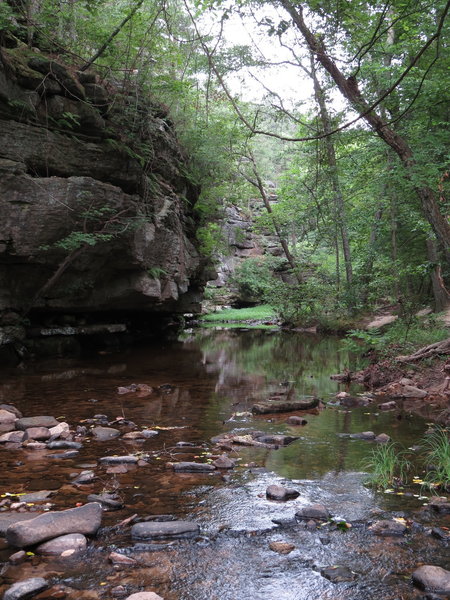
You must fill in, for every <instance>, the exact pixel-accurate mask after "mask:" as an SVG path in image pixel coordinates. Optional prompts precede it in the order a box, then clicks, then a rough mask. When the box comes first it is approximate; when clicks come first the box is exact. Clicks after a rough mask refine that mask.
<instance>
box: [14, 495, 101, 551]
mask: <svg viewBox="0 0 450 600" xmlns="http://www.w3.org/2000/svg"><path fill="white" fill-rule="evenodd" d="M101 520H102V507H101V505H100V504H99V503H98V502H91V503H89V504H85V505H84V506H80V507H78V508H69V509H68V510H62V511H60V512H48V513H44V514H41V515H39V516H38V517H36V518H34V519H31V520H29V521H24V522H21V523H15V524H13V525H10V526H9V527H8V529H7V531H6V539H7V540H8V543H9V544H11V545H12V546H16V547H18V548H24V547H26V546H32V545H33V544H38V543H40V542H45V541H46V540H49V539H52V538H55V537H59V536H62V535H65V534H68V533H83V534H85V535H94V534H95V533H96V532H97V530H98V528H99V527H100V525H101Z"/></svg>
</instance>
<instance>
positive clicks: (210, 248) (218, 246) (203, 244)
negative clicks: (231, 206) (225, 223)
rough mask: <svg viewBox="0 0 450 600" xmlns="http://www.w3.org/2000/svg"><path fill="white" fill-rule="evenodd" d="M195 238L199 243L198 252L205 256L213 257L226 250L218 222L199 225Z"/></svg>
mask: <svg viewBox="0 0 450 600" xmlns="http://www.w3.org/2000/svg"><path fill="white" fill-rule="evenodd" d="M197 240H198V241H199V244H200V245H199V250H200V252H201V253H202V254H203V255H204V256H207V257H213V256H215V255H217V254H219V253H225V252H226V251H227V250H228V248H227V246H226V244H225V240H224V238H223V234H222V228H221V226H220V225H219V223H215V222H209V223H206V224H205V225H203V226H201V227H199V228H198V229H197Z"/></svg>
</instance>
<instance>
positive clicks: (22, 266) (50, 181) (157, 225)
mask: <svg viewBox="0 0 450 600" xmlns="http://www.w3.org/2000/svg"><path fill="white" fill-rule="evenodd" d="M11 39H12V38H11ZM14 43H15V45H16V47H11V46H13V45H14V44H13V43H11V40H10V41H9V43H8V47H7V48H6V47H0V90H1V91H0V222H1V223H2V227H1V231H0V346H1V345H2V344H8V343H13V342H14V341H15V340H23V339H24V338H25V339H27V338H28V337H29V336H30V335H33V336H36V335H40V336H49V335H61V336H64V335H71V334H73V333H75V334H77V335H78V334H80V335H82V334H88V333H95V331H94V332H92V331H90V330H89V325H88V326H86V323H80V322H77V317H76V314H77V313H80V312H81V311H83V315H91V317H92V318H91V319H90V320H91V322H92V320H93V317H94V315H95V313H97V312H98V311H118V312H121V313H123V312H124V311H126V312H127V314H129V313H131V315H133V314H135V315H136V319H137V318H138V314H140V315H142V313H145V314H147V315H150V314H152V313H155V312H158V313H167V314H173V313H175V312H186V311H194V312H195V310H197V308H198V304H197V303H198V301H199V300H200V292H201V290H202V287H203V282H204V275H203V264H202V260H201V259H200V256H199V254H198V252H197V250H196V247H195V245H196V242H195V228H196V225H195V220H194V213H193V205H194V204H195V202H196V200H197V197H198V190H197V189H196V188H195V187H194V186H193V184H192V183H191V182H190V180H189V179H188V178H187V177H186V176H185V174H184V173H185V170H186V164H187V157H186V155H185V154H184V151H183V150H182V149H181V147H180V146H179V144H178V142H177V139H176V134H175V131H174V129H173V124H172V123H171V121H170V119H169V116H168V114H167V110H166V109H164V108H163V107H161V106H159V105H156V104H154V103H153V102H152V101H150V100H148V101H142V103H139V106H137V107H136V110H137V113H135V115H134V116H133V118H132V119H130V122H129V123H127V121H126V118H125V117H124V115H125V114H126V113H127V112H130V111H131V110H132V107H133V106H135V100H136V94H135V93H132V94H131V95H130V96H128V95H127V93H125V92H123V91H120V90H119V88H118V89H117V90H116V91H115V92H114V91H111V89H112V87H113V86H110V91H109V92H108V93H107V92H106V90H105V88H103V87H102V86H100V85H99V84H98V83H89V84H88V83H86V84H85V85H84V86H83V85H82V84H81V83H80V81H79V80H78V79H77V77H76V76H75V75H73V74H71V73H70V72H69V70H68V69H66V67H65V66H64V65H63V64H62V63H60V62H59V61H56V60H49V59H47V58H46V57H45V56H43V55H42V54H41V53H38V52H37V51H36V52H35V53H34V56H32V57H30V54H32V53H30V51H28V50H27V48H26V45H25V44H23V43H22V42H20V41H18V40H17V41H16V42H14ZM91 79H93V80H94V81H95V75H94V74H92V78H91ZM83 81H85V79H84V78H83ZM136 114H138V115H139V118H138V119H136V118H135V116H136ZM57 270H59V274H58V275H57V277H56V279H54V280H52V278H53V276H54V275H55V273H56V271H57ZM30 308H31V309H33V308H34V309H35V311H33V310H31V312H30V313H28V314H29V315H31V316H33V315H36V318H35V319H32V321H33V325H35V324H38V325H39V326H38V327H34V328H32V331H31V330H30V328H28V329H26V330H25V328H24V327H23V326H22V325H21V323H20V319H19V320H18V321H17V322H16V323H14V324H6V323H5V321H4V320H2V315H1V312H2V311H4V314H5V315H6V314H14V312H15V313H16V314H17V313H18V314H20V313H21V312H22V313H24V312H27V311H29V310H30ZM11 311H13V312H12V313H11ZM37 311H39V312H37ZM61 313H63V314H64V315H67V313H69V315H68V316H69V317H70V318H71V320H70V322H67V321H66V322H64V321H60V322H56V323H55V325H57V327H55V326H53V325H47V326H46V327H43V325H42V324H43V322H44V320H45V319H46V318H47V320H49V315H51V316H52V317H51V318H53V319H56V317H55V315H57V314H61ZM83 318H84V319H85V316H84V317H83ZM8 323H9V322H8ZM2 325H3V326H2ZM118 325H119V324H117V325H115V326H114V327H116V328H117V327H118ZM114 327H113V329H114ZM115 331H117V329H115Z"/></svg>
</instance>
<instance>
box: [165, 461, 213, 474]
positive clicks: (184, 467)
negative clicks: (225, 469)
mask: <svg viewBox="0 0 450 600" xmlns="http://www.w3.org/2000/svg"><path fill="white" fill-rule="evenodd" d="M173 470H174V471H176V472H177V473H210V472H211V471H215V470H216V467H215V466H214V465H210V464H208V463H196V462H178V463H173Z"/></svg>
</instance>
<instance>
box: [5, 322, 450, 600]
mask: <svg viewBox="0 0 450 600" xmlns="http://www.w3.org/2000/svg"><path fill="white" fill-rule="evenodd" d="M349 360H350V359H349V357H348V356H347V355H346V354H345V353H343V352H341V351H340V347H339V340H337V339H336V338H330V337H328V338H321V337H318V336H314V335H305V334H303V335H301V334H293V333H279V332H274V331H270V330H268V331H258V330H251V331H238V330H232V329H227V330H222V331H220V330H219V331H214V330H210V329H208V330H200V331H197V332H194V333H192V334H190V335H189V334H187V335H185V336H184V338H183V339H182V340H180V341H179V342H177V343H166V344H162V345H161V344H160V345H158V346H146V347H141V348H135V349H132V350H130V351H128V352H126V353H122V354H110V355H104V354H100V355H97V356H96V357H94V358H90V359H89V360H77V361H74V360H71V361H64V360H61V361H52V362H47V361H46V362H37V363H35V364H32V365H27V367H26V368H24V369H23V370H22V371H21V372H20V375H18V373H17V371H15V372H14V371H3V373H2V384H1V386H0V394H1V401H2V402H6V403H9V404H14V405H15V406H16V407H17V408H18V409H19V410H21V411H22V412H23V414H24V415H26V416H34V415H41V414H48V415H53V416H55V417H57V418H59V419H60V420H66V421H67V422H68V423H69V424H70V425H71V427H73V428H75V427H76V426H77V425H80V426H86V427H87V428H88V429H89V428H90V427H91V425H92V423H90V422H89V420H90V419H92V417H93V415H95V414H103V415H106V416H107V418H108V421H109V422H113V421H115V420H116V419H119V420H120V419H121V418H125V419H126V420H130V421H133V422H134V423H136V425H137V426H138V427H139V429H141V428H142V427H148V428H150V429H155V430H156V431H158V435H155V436H154V437H151V438H149V439H145V440H144V441H130V440H127V441H125V440H124V439H123V437H119V438H116V439H111V440H108V441H96V440H94V439H93V438H86V439H85V440H84V443H83V447H82V449H81V450H80V453H79V454H78V455H77V456H76V457H74V458H69V459H60V460H58V459H56V460H52V459H50V458H49V455H50V454H51V453H50V452H49V451H47V450H27V449H23V448H19V449H18V448H9V449H8V448H0V456H1V464H2V466H3V469H2V471H1V473H0V493H1V494H5V493H6V492H8V493H24V492H31V491H40V490H52V491H54V495H52V496H51V497H50V498H49V501H50V502H51V503H52V504H53V505H54V509H55V510H62V509H66V508H72V507H74V506H75V505H76V504H77V503H85V502H86V501H87V500H86V498H87V495H88V494H92V493H95V494H99V493H104V492H107V491H108V492H115V493H116V494H117V495H118V497H119V498H120V501H121V502H122V503H123V505H124V507H123V508H121V509H119V510H116V511H112V512H105V513H104V518H103V528H102V529H101V530H100V532H99V534H98V535H97V537H96V539H95V540H93V541H92V542H91V543H90V544H89V547H88V550H87V551H86V552H85V553H83V554H78V555H76V557H75V556H74V557H68V558H48V557H46V558H44V557H37V556H29V558H28V559H27V560H26V561H25V562H24V563H22V564H19V565H11V564H10V563H9V562H8V558H9V556H10V555H11V554H12V553H13V552H14V551H15V550H14V549H12V548H7V547H3V546H4V545H3V546H2V545H1V544H0V548H2V549H0V560H2V561H4V567H3V570H2V585H1V587H0V592H3V591H4V590H5V589H7V587H8V586H9V585H11V584H12V583H14V582H15V581H18V580H20V579H24V578H27V577H45V578H46V579H48V580H50V582H51V583H53V584H55V585H61V586H63V588H64V590H65V594H66V596H65V597H67V598H69V600H70V599H72V598H74V599H75V598H77V599H86V600H87V599H96V598H105V599H106V598H112V597H113V595H114V594H118V592H120V589H118V587H119V586H122V587H123V590H122V592H123V594H122V596H120V595H117V596H114V597H126V596H127V595H128V594H131V593H133V592H137V591H141V590H148V591H154V592H156V593H158V594H159V595H160V596H162V597H163V598H164V599H165V600H194V599H195V600H215V599H217V600H219V599H220V600H237V598H240V597H244V598H245V597H247V598H253V599H257V600H263V599H267V600H275V599H277V600H278V599H283V600H303V599H304V600H307V599H308V600H310V599H313V598H314V599H315V598H318V599H319V598H320V599H321V600H340V599H341V598H342V599H344V598H345V599H354V600H366V599H367V598H383V599H384V600H389V599H392V600H394V599H395V598H403V600H412V599H416V598H417V599H418V598H421V597H423V593H421V592H420V591H419V590H417V589H416V588H414V587H413V585H412V584H411V573H412V571H413V570H414V569H415V568H416V567H417V566H419V565H420V564H423V563H425V564H433V565H439V566H442V567H444V568H445V567H447V568H448V565H449V562H450V561H449V553H448V545H447V543H446V541H445V540H441V539H437V538H435V537H433V536H431V535H430V531H429V529H430V528H431V527H433V526H440V527H442V526H444V527H445V526H447V527H448V526H449V525H450V522H449V517H448V516H446V515H437V514H434V513H433V511H430V510H427V508H426V507H424V504H426V503H427V501H426V499H425V498H423V497H420V489H419V488H417V490H415V489H411V490H405V493H404V495H400V496H397V495H393V494H382V493H377V492H374V491H373V490H371V489H369V488H367V487H366V486H365V485H364V483H363V482H364V479H365V477H366V475H365V474H364V472H363V467H362V465H363V464H364V461H365V460H367V458H368V456H369V454H370V452H371V449H372V448H373V445H374V443H373V442H368V441H364V440H359V439H353V438H351V437H350V434H353V433H358V432H362V431H367V430H371V431H373V432H374V433H375V434H379V433H383V432H384V433H387V434H388V435H390V436H391V437H392V439H393V440H394V441H396V442H398V443H400V444H402V446H404V447H406V448H408V447H410V446H413V445H415V444H417V442H418V440H419V439H420V437H421V436H422V435H423V433H424V431H425V430H426V428H427V425H426V423H425V421H424V420H423V419H422V418H420V417H418V416H413V415H409V414H404V413H400V412H399V411H398V410H396V411H389V412H382V411H379V410H378V409H377V405H376V404H370V405H368V406H357V407H354V408H346V407H344V406H340V405H335V404H333V403H330V404H329V405H326V407H325V408H322V409H313V410H311V411H309V412H307V413H304V414H303V415H302V416H303V417H304V418H305V419H306V420H307V421H308V423H307V424H306V425H305V426H301V427H299V426H292V425H288V424H286V417H287V415H283V414H281V415H261V416H252V415H251V407H252V404H254V403H255V402H256V401H258V400H262V399H266V398H267V397H268V396H270V395H274V394H279V393H280V392H281V393H284V392H285V391H286V389H294V390H295V392H296V393H297V394H298V395H316V396H319V397H321V398H323V399H324V400H326V401H327V400H330V399H333V398H334V395H335V394H336V392H338V391H342V390H346V391H349V392H350V393H352V394H354V395H357V394H358V393H362V391H363V390H361V389H359V388H357V387H353V388H346V387H345V386H343V385H342V384H338V383H337V382H334V381H331V380H330V378H329V377H330V375H331V374H333V373H338V372H341V371H342V370H343V369H344V368H345V367H346V366H348V364H349ZM132 383H140V384H146V385H147V386H150V387H151V388H152V390H153V391H152V392H147V393H145V394H140V393H139V392H130V393H126V394H118V393H117V388H118V387H126V386H130V384H132ZM283 391H284V392H283ZM255 429H258V430H262V431H263V432H266V433H270V434H285V435H293V436H298V438H299V439H298V440H296V441H295V442H293V443H291V444H289V445H288V446H286V447H282V448H279V449H276V450H275V449H271V448H266V447H243V446H241V447H236V446H234V447H233V450H232V451H231V452H229V453H228V454H229V455H230V456H231V457H233V458H235V459H238V460H237V463H236V467H235V468H234V469H232V470H229V471H224V470H220V471H219V470H218V471H215V472H213V473H175V472H174V471H173V469H171V468H169V467H168V466H167V464H166V463H168V462H175V461H197V462H198V461H204V460H205V457H206V453H207V452H209V450H210V448H211V446H212V445H211V443H210V438H211V437H213V436H216V435H218V434H221V433H223V432H233V433H236V434H242V435H246V434H247V432H248V431H250V430H255ZM179 442H188V443H190V444H194V446H177V443H179ZM129 454H134V455H136V456H137V457H138V458H139V457H140V456H149V459H148V463H146V464H145V463H144V464H143V465H142V466H138V465H127V468H126V472H123V473H121V472H115V473H114V472H111V470H110V472H108V469H107V468H106V466H100V465H99V464H98V461H99V459H100V458H102V457H104V456H112V455H129ZM86 469H92V470H94V472H95V473H96V475H98V479H97V480H95V481H94V482H93V483H92V484H91V485H87V486H78V487H77V486H74V485H73V484H72V481H73V476H74V475H75V474H76V473H80V472H82V471H83V470H86ZM113 471H114V469H113ZM119 471H120V469H119ZM272 484H281V485H286V486H287V487H291V488H295V489H296V490H297V491H298V492H299V493H300V495H299V496H298V498H296V499H294V500H289V501H287V502H275V501H271V500H268V499H267V498H266V494H265V491H266V488H267V487H268V486H269V485H272ZM416 487H417V486H416ZM310 503H320V504H324V505H325V506H326V507H327V508H328V510H329V511H330V512H331V514H332V515H334V516H335V517H341V518H343V519H345V520H346V521H348V522H351V523H352V524H353V527H352V528H351V529H349V530H348V531H347V532H346V533H344V532H342V531H340V530H339V529H336V528H333V527H331V526H328V525H324V526H323V527H317V528H314V527H312V528H308V527H305V526H303V525H300V524H299V523H295V522H293V517H294V514H295V512H296V510H299V509H300V508H301V507H303V506H306V505H308V504H310ZM31 509H32V507H28V508H27V510H31ZM134 514H137V515H138V518H142V517H148V516H155V515H171V516H174V517H176V518H178V519H182V520H191V521H195V522H197V523H198V524H199V525H200V531H201V534H200V535H198V536H195V537H193V538H189V539H179V540H175V541H172V542H169V543H167V542H161V541H157V542H155V543H147V544H146V543H138V542H137V541H136V540H134V541H133V540H132V539H131V535H130V527H129V526H123V527H116V525H117V524H118V523H120V522H121V521H123V520H124V519H126V518H127V517H130V516H132V515H134ZM393 517H397V518H405V519H411V520H412V521H414V523H415V525H413V527H412V528H411V532H410V533H408V534H407V535H406V536H402V537H378V536H376V535H373V534H372V533H371V532H370V531H369V530H368V527H367V525H368V524H369V523H370V522H372V521H376V520H379V519H383V518H389V519H392V518H393ZM0 519H1V512H0ZM274 520H275V521H277V522H278V523H280V522H281V523H284V524H282V525H276V524H275V523H274ZM0 542H1V540H0ZM273 542H284V543H286V544H292V545H293V546H294V549H293V550H292V551H291V552H290V553H288V554H279V553H278V552H275V551H273V550H272V549H270V546H269V545H270V544H271V543H273ZM111 551H118V552H121V553H123V554H126V555H127V556H131V557H133V558H134V559H136V561H137V564H136V565H134V566H132V567H120V568H119V567H117V566H114V565H113V564H112V563H111V562H110V561H109V560H108V556H109V554H110V552H111ZM330 566H332V567H333V566H342V567H346V568H347V571H346V573H347V576H344V578H343V579H344V580H343V581H340V582H338V583H333V582H332V581H331V580H330V579H328V578H326V577H325V576H323V574H322V573H324V571H323V570H324V569H325V568H326V567H330ZM61 597H62V596H61Z"/></svg>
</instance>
